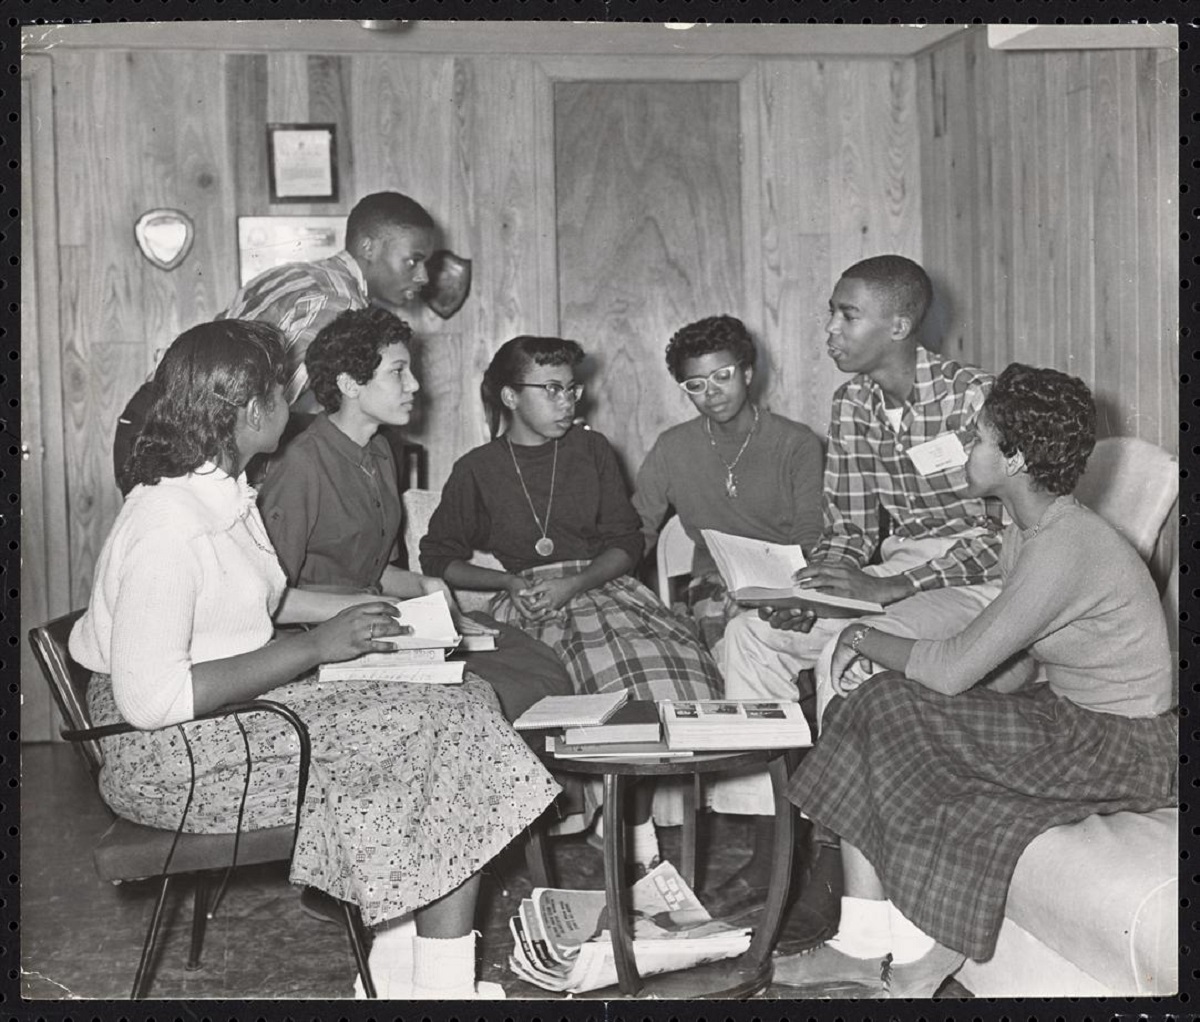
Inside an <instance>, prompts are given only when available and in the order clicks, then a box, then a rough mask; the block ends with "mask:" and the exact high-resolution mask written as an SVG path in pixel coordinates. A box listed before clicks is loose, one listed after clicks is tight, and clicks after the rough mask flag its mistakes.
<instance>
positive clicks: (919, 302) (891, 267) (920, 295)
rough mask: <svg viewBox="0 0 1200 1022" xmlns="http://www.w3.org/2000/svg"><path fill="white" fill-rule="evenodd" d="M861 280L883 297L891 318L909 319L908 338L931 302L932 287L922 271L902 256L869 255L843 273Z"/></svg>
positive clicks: (919, 266)
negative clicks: (910, 323)
mask: <svg viewBox="0 0 1200 1022" xmlns="http://www.w3.org/2000/svg"><path fill="white" fill-rule="evenodd" d="M842 276H843V277H850V278H853V279H854V280H861V281H862V282H863V283H864V284H866V285H867V287H869V288H870V289H871V291H873V292H874V293H875V294H877V295H880V296H881V297H882V298H883V302H884V305H885V306H886V308H887V311H888V313H889V314H890V315H895V316H907V317H908V318H909V319H910V320H912V330H911V331H910V335H911V334H914V333H916V332H917V327H919V326H920V325H921V321H922V320H923V319H924V318H925V313H927V312H928V311H929V306H930V305H931V304H932V302H933V284H932V283H931V282H930V280H929V274H928V273H926V272H925V270H924V268H923V267H922V266H921V265H920V264H918V263H914V262H913V261H912V260H911V259H908V258H906V257H905V256H902V255H880V256H871V257H870V258H869V259H863V260H862V261H861V262H857V263H855V264H854V265H853V266H851V267H850V268H849V269H848V270H846V271H845V272H844V273H843V274H842Z"/></svg>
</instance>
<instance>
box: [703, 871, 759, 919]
mask: <svg viewBox="0 0 1200 1022" xmlns="http://www.w3.org/2000/svg"><path fill="white" fill-rule="evenodd" d="M767 890H768V886H767V884H766V882H765V881H764V882H763V883H761V884H759V883H756V882H755V881H754V880H753V879H751V878H750V877H749V876H748V874H747V870H746V867H745V866H743V867H742V868H741V869H739V870H738V871H737V872H736V873H734V874H733V876H731V877H729V878H728V879H727V880H725V881H723V882H722V883H721V884H720V885H718V886H717V887H716V888H715V889H714V890H713V892H712V893H711V894H705V895H703V896H702V897H701V898H700V900H701V902H703V904H704V907H705V908H706V909H708V914H709V915H711V916H712V917H713V918H714V919H730V918H735V917H738V916H742V915H745V914H747V913H749V912H757V911H758V910H759V909H761V908H762V907H763V905H765V904H766V902H767Z"/></svg>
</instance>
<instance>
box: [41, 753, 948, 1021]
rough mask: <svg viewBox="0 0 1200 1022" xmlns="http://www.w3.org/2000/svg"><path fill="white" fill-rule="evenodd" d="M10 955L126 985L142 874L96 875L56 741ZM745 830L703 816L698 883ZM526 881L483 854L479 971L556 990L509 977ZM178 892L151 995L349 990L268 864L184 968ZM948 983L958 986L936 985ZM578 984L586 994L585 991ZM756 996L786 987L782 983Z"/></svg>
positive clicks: (578, 862) (568, 880) (517, 864)
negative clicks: (514, 920) (192, 966)
mask: <svg viewBox="0 0 1200 1022" xmlns="http://www.w3.org/2000/svg"><path fill="white" fill-rule="evenodd" d="M21 794H22V797H21V965H22V980H23V981H22V993H23V996H24V997H26V998H29V999H34V1000H42V999H62V998H117V999H125V998H128V996H129V989H130V986H131V984H132V980H133V974H134V971H135V970H136V968H137V960H138V956H139V954H140V951H141V944H142V939H143V937H144V935H145V930H146V926H147V923H148V922H149V913H150V911H151V908H152V905H153V900H154V888H153V885H152V884H150V883H137V884H126V885H122V886H112V885H110V884H107V883H104V882H102V881H101V880H99V879H98V878H97V877H96V874H95V872H94V871H93V869H92V862H91V847H92V845H93V844H94V842H95V841H96V839H97V838H99V836H100V835H101V834H102V833H103V832H104V830H105V828H106V827H107V826H108V824H109V821H110V819H111V817H110V815H109V813H108V810H107V809H106V808H105V807H104V805H103V804H102V803H101V802H100V800H99V797H98V795H97V794H96V790H95V787H94V785H93V783H92V781H91V779H90V777H89V776H88V774H87V771H86V769H85V768H84V766H83V764H82V761H81V760H80V759H79V757H78V755H77V754H76V753H75V751H74V750H73V749H71V748H70V747H68V746H65V745H49V744H47V745H26V746H23V747H22V793H21ZM660 838H661V844H662V846H663V850H664V853H665V854H666V855H667V857H668V858H670V857H671V856H672V855H673V854H674V853H675V851H676V850H677V848H678V843H679V828H664V829H662V830H660ZM749 841H750V829H749V827H748V826H747V825H746V821H743V820H740V819H738V818H736V817H727V816H715V815H709V816H706V817H705V833H704V834H703V836H702V844H701V850H700V854H699V856H698V858H700V860H701V862H702V863H705V864H706V865H707V870H706V875H702V876H700V877H698V878H697V879H698V885H700V886H701V887H703V886H705V885H706V884H707V883H709V882H712V881H714V880H715V881H720V880H721V879H722V878H724V877H725V876H726V875H728V874H729V873H732V872H733V870H734V869H735V868H736V867H737V865H738V864H739V863H740V862H741V861H742V860H743V859H744V858H745V857H746V855H747V853H748V848H749ZM551 849H552V854H553V855H554V858H555V866H556V868H557V870H558V876H559V882H560V883H562V884H563V885H564V886H574V887H581V888H597V889H599V888H602V887H603V886H604V880H603V873H602V864H601V859H600V853H599V852H598V851H596V850H595V849H593V848H592V847H591V846H590V845H588V844H587V842H586V841H585V840H584V839H583V837H567V838H557V839H555V840H554V841H552V842H551ZM530 888H531V884H530V881H529V877H528V874H527V873H526V870H525V865H524V861H523V858H522V856H521V854H520V853H519V850H514V849H510V850H509V852H506V853H505V854H504V855H502V856H501V857H500V858H499V859H498V860H496V861H495V862H494V863H493V864H492V868H491V869H490V871H489V873H488V875H487V877H486V879H485V883H484V885H483V892H482V895H481V904H480V912H479V919H480V924H481V926H480V929H481V932H482V934H483V940H482V967H481V976H482V978H483V979H487V980H493V981H495V982H499V983H500V984H502V985H503V987H504V988H505V991H506V993H507V994H508V996H509V997H510V998H524V999H533V998H554V997H558V996H559V995H557V994H550V993H547V992H546V991H544V990H540V989H539V988H537V987H533V986H530V985H529V984H526V983H523V982H521V981H520V980H518V979H515V978H514V977H513V976H512V974H511V973H510V972H509V970H508V966H507V960H508V955H509V951H510V949H511V947H512V937H511V935H510V933H509V930H508V919H509V917H510V916H511V915H512V914H513V912H514V911H515V909H516V907H517V905H518V904H519V902H520V899H521V898H522V897H525V896H527V895H528V894H529V891H530ZM190 908H191V906H190V904H180V903H179V902H177V901H175V902H174V903H173V904H171V905H170V906H169V908H168V910H167V917H166V921H165V924H164V925H165V930H166V937H165V939H164V941H163V948H162V952H161V954H160V955H159V959H158V964H157V968H156V970H155V977H154V983H153V987H152V990H151V996H152V997H154V998H172V999H174V998H187V999H192V998H217V997H220V998H306V999H307V998H314V999H315V998H319V999H329V998H348V997H351V996H353V983H354V975H355V970H354V962H353V958H352V956H351V953H350V948H349V945H348V943H347V941H346V937H345V934H344V932H343V931H342V929H341V928H340V927H337V926H334V925H331V924H328V923H320V922H317V921H314V920H313V919H310V918H309V917H308V916H307V915H305V914H304V913H303V912H302V911H301V910H300V903H299V899H298V897H297V893H296V889H295V888H293V887H292V886H291V885H290V884H289V883H288V882H287V876H286V872H285V870H284V869H283V867H282V866H279V867H271V866H264V867H253V868H246V869H243V870H240V871H239V872H238V874H237V875H236V876H235V879H234V880H233V882H232V883H231V885H230V889H229V891H228V893H227V894H226V896H225V900H224V902H223V903H222V906H221V910H220V912H219V914H218V916H217V918H216V919H214V920H212V921H211V922H210V923H209V925H208V933H207V936H206V938H205V944H204V960H203V963H202V967H201V969H199V970H198V971H195V972H188V971H187V970H186V969H185V968H184V960H185V959H186V957H187V944H188V938H189V930H190V927H189V922H190ZM945 993H946V994H949V995H951V996H960V995H962V994H964V993H965V992H964V991H962V989H961V988H951V989H947V990H946V991H945ZM583 996H585V997H586V996H587V995H583ZM766 996H768V997H785V996H788V994H787V993H786V991H785V989H784V988H779V989H778V990H776V991H768V992H767V993H766Z"/></svg>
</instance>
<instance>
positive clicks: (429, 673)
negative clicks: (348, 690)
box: [317, 653, 467, 685]
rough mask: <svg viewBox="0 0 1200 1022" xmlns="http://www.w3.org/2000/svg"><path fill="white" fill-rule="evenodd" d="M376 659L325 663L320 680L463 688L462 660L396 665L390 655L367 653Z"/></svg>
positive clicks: (319, 675)
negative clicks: (457, 686)
mask: <svg viewBox="0 0 1200 1022" xmlns="http://www.w3.org/2000/svg"><path fill="white" fill-rule="evenodd" d="M367 656H369V657H377V658H378V659H376V660H373V661H372V662H369V663H362V662H360V661H361V660H362V658H361V657H360V658H359V659H357V660H346V661H344V662H342V663H338V664H322V665H321V668H320V670H319V671H318V672H317V680H318V681H398V682H405V683H407V684H410V685H461V684H462V680H463V671H464V670H465V668H466V666H467V665H466V664H465V663H463V662H462V661H461V660H442V661H441V662H440V663H424V664H421V663H417V664H413V663H396V662H394V661H391V660H390V659H388V658H390V656H391V654H388V653H368V654H367Z"/></svg>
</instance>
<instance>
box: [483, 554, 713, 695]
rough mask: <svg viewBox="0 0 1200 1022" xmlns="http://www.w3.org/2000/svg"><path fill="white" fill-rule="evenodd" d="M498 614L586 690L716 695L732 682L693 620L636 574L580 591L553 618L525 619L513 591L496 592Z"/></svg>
mask: <svg viewBox="0 0 1200 1022" xmlns="http://www.w3.org/2000/svg"><path fill="white" fill-rule="evenodd" d="M588 563H589V562H587V561H562V562H560V563H558V564H541V565H536V566H534V567H533V568H530V569H528V570H527V571H524V572H522V577H523V578H526V579H528V580H529V581H530V582H531V583H532V582H536V581H538V580H539V579H546V578H562V577H564V576H566V575H574V574H578V573H579V572H580V571H582V570H583V569H584V568H585V567H587V565H588ZM490 613H491V614H492V615H493V616H494V617H495V618H496V619H497V620H498V621H502V622H504V623H505V624H510V625H515V626H516V627H518V628H521V629H524V630H525V631H526V632H528V633H529V634H530V635H532V636H533V637H534V638H535V639H540V640H541V641H542V642H544V643H545V644H546V645H547V646H549V647H550V648H551V649H553V650H554V651H555V652H556V653H557V654H558V655H559V656H560V657H561V658H562V661H563V664H564V665H565V666H566V669H567V673H568V674H569V675H570V676H571V683H572V684H573V685H574V687H575V691H576V692H578V693H596V692H612V691H616V690H617V689H622V688H627V689H631V690H632V691H631V695H632V698H634V699H677V700H678V699H712V698H719V697H720V695H721V692H722V691H723V688H724V684H723V682H722V681H721V673H720V671H719V670H718V669H717V665H716V663H715V661H714V660H713V658H712V657H711V656H710V655H709V654H708V652H707V651H706V650H705V649H704V646H703V644H702V643H701V642H700V640H699V639H698V638H697V636H696V633H695V631H694V630H693V629H692V627H691V625H690V623H689V622H687V621H685V620H684V619H682V618H681V617H679V616H678V615H676V614H674V613H673V612H672V611H670V610H668V609H667V608H666V607H664V606H663V605H662V604H661V603H660V602H659V600H658V598H657V597H656V596H655V595H654V594H653V593H652V592H650V590H649V589H647V588H646V587H645V586H644V585H642V584H641V583H640V582H637V581H635V580H634V579H632V578H630V577H629V576H628V575H622V576H620V577H619V578H614V579H613V580H612V581H611V582H605V583H604V584H603V585H600V586H595V587H594V588H592V589H589V590H588V591H587V592H584V593H580V594H579V595H578V596H575V597H573V598H572V599H571V600H570V602H569V603H567V604H566V605H565V606H564V607H562V608H561V610H560V611H559V612H558V613H557V614H555V615H554V616H553V617H551V618H549V619H547V620H545V621H537V622H530V621H525V620H524V619H523V618H522V617H521V615H520V612H519V611H518V610H517V608H516V607H514V606H513V602H512V599H511V598H510V597H509V595H508V593H507V592H501V593H497V594H496V596H495V597H493V599H492V603H491V607H490Z"/></svg>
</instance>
